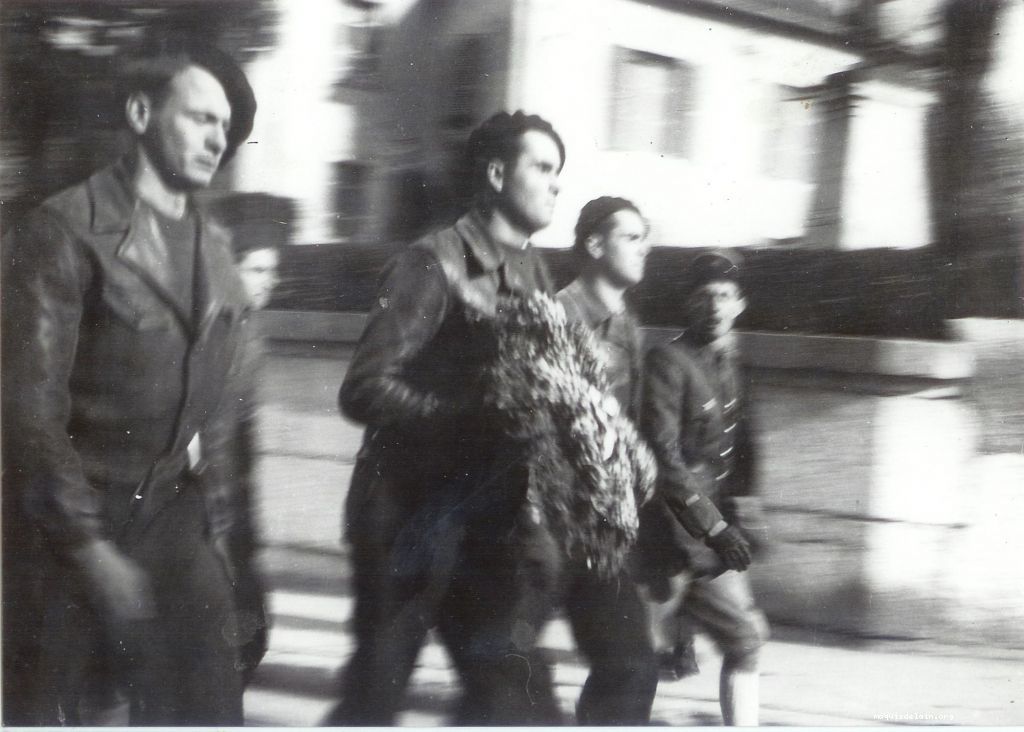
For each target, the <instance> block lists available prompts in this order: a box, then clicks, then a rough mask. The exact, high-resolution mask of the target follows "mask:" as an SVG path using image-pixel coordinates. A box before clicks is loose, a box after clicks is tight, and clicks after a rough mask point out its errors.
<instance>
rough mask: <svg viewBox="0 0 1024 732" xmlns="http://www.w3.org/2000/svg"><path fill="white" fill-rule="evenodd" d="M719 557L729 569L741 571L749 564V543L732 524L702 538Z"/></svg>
mask: <svg viewBox="0 0 1024 732" xmlns="http://www.w3.org/2000/svg"><path fill="white" fill-rule="evenodd" d="M704 541H705V542H706V543H707V545H708V546H709V547H711V548H712V549H714V550H715V553H716V554H718V556H719V557H720V558H721V560H722V562H723V564H725V566H726V567H728V568H729V569H735V570H736V571H737V572H742V571H743V570H745V569H746V568H747V567H749V566H750V544H748V543H747V540H746V539H744V538H743V534H742V533H740V531H739V529H737V528H736V527H734V526H726V527H725V528H724V529H722V530H721V531H720V532H718V533H717V534H715V535H714V536H711V535H710V534H709V535H708V537H707V538H706V539H705V540H704Z"/></svg>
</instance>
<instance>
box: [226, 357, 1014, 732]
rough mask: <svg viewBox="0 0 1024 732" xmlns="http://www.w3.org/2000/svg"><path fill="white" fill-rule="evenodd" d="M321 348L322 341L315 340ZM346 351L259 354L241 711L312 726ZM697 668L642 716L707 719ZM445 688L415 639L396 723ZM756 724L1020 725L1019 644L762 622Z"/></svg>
mask: <svg viewBox="0 0 1024 732" xmlns="http://www.w3.org/2000/svg"><path fill="white" fill-rule="evenodd" d="M321 350H323V349H321ZM347 354H348V350H347V349H345V348H335V349H332V351H331V353H330V354H324V355H329V356H330V357H327V358H315V357H314V358H310V357H309V351H308V349H303V348H300V347H298V346H296V347H293V352H289V351H288V350H280V349H278V350H277V351H275V353H274V355H273V356H272V357H271V359H270V362H269V364H268V373H267V374H266V377H267V378H266V379H265V383H266V385H267V394H266V408H265V409H264V411H263V414H262V429H263V444H264V449H265V450H266V453H265V454H264V455H263V459H262V461H261V467H260V470H261V477H262V480H261V494H260V496H259V497H258V499H259V500H258V505H259V519H260V523H261V524H262V528H263V533H264V537H265V540H266V543H267V545H268V546H267V548H266V549H265V550H264V552H263V554H262V562H263V566H264V569H265V571H266V573H267V577H268V580H269V584H270V587H271V588H272V593H271V607H272V612H273V615H274V628H273V631H272V635H271V649H270V652H269V653H268V655H267V658H266V660H265V661H264V663H263V665H262V666H261V668H260V669H259V671H258V673H257V677H256V679H255V683H254V684H253V686H252V688H251V689H250V690H249V692H248V693H247V696H246V713H247V719H248V722H249V723H251V724H256V725H279V726H313V725H316V724H317V723H318V722H319V721H320V719H321V718H322V717H323V715H324V714H325V713H326V711H327V710H328V708H329V707H330V705H331V703H332V698H333V695H334V688H335V685H336V677H337V673H338V670H339V669H340V667H341V666H342V664H343V663H344V661H345V659H346V658H347V657H348V655H349V654H350V652H351V651H352V639H351V635H350V633H349V632H348V629H347V619H348V616H349V613H350V609H351V604H352V601H351V596H350V594H349V591H348V580H347V575H348V565H347V561H346V559H345V557H344V556H343V555H342V554H341V551H340V547H339V543H338V536H339V534H340V531H339V528H340V513H341V511H340V507H341V505H342V501H343V500H344V494H345V490H346V488H347V486H348V479H349V475H350V472H351V467H352V462H353V459H354V456H355V452H356V451H357V449H358V445H359V440H360V435H361V430H360V429H359V428H358V427H357V426H355V425H351V424H347V423H345V422H344V421H342V420H341V419H340V418H339V417H338V414H337V407H336V406H335V405H336V401H335V400H336V393H337V387H338V385H339V384H340V382H341V378H342V376H343V374H344V365H345V362H346V360H347ZM544 645H545V646H546V647H547V648H549V649H550V651H551V654H552V656H553V658H554V660H555V661H556V664H555V680H556V682H557V685H558V695H559V698H560V699H561V701H562V702H563V705H564V708H565V711H566V714H567V715H571V713H572V709H573V707H574V704H575V700H576V697H577V695H578V693H579V689H580V685H581V684H582V682H583V679H584V678H585V675H586V669H585V668H584V667H583V666H582V665H581V663H580V661H579V659H577V658H576V656H575V654H574V652H573V643H572V639H571V635H570V633H569V630H568V628H567V626H566V625H565V623H564V622H562V621H561V620H556V621H555V622H553V623H552V624H551V626H550V627H549V629H548V631H547V633H546V635H545V637H544ZM698 656H699V660H700V663H701V666H702V667H703V669H704V672H703V673H702V674H701V675H700V676H698V677H696V678H692V679H687V680H684V681H681V682H674V683H664V684H662V686H661V687H660V688H659V691H658V697H657V700H656V702H655V710H654V717H655V719H656V720H659V721H661V722H663V723H666V724H671V725H683V726H691V725H715V724H719V723H720V719H721V717H720V714H719V711H718V704H717V684H718V682H717V670H718V658H717V656H716V654H715V652H714V650H713V649H712V648H711V647H710V646H709V645H708V644H707V643H706V642H705V641H703V639H702V640H701V641H700V643H699V645H698ZM456 693H457V686H456V683H455V679H454V677H453V675H452V672H451V670H450V668H449V666H448V661H447V658H446V656H445V654H444V652H443V650H442V649H441V648H440V647H439V646H437V645H436V644H435V643H433V642H432V643H430V644H429V645H428V646H427V648H425V650H424V652H423V653H422V655H421V657H420V659H419V666H418V668H417V671H416V673H415V675H414V677H413V682H412V686H411V689H410V695H409V707H408V709H407V710H406V711H405V712H404V713H403V715H402V717H401V719H400V722H401V723H402V724H403V725H408V726H436V725H439V724H443V723H444V722H445V721H446V719H447V715H448V712H449V710H450V708H451V706H452V703H453V701H454V699H455V695H456ZM762 722H763V723H764V724H769V725H790V726H805V725H813V726H847V725H874V724H955V725H1005V724H1013V725H1024V652H1010V651H1000V650H998V649H991V648H979V647H968V648H956V647H944V646H941V645H938V644H936V643H934V642H907V641H904V642H890V643H880V642H874V643H871V644H865V643H863V642H861V643H859V644H851V642H850V641H849V640H848V639H847V640H845V641H844V640H842V639H836V638H830V637H826V636H822V635H817V634H815V633H813V632H811V631H808V630H805V629H799V628H796V629H786V628H776V629H775V638H774V639H773V640H772V641H771V642H770V643H769V644H768V646H767V648H766V649H765V652H764V658H763V682H762Z"/></svg>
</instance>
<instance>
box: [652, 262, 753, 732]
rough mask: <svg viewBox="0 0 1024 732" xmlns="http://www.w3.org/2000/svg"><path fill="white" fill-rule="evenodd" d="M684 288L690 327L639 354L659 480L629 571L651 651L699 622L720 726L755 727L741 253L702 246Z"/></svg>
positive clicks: (667, 650) (670, 646)
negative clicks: (705, 635)
mask: <svg viewBox="0 0 1024 732" xmlns="http://www.w3.org/2000/svg"><path fill="white" fill-rule="evenodd" d="M684 292H685V301H684V302H685V307H686V316H687V323H688V327H687V328H686V330H685V331H684V332H683V334H682V335H680V336H679V337H678V338H676V339H675V340H673V341H671V342H669V343H665V344H662V345H659V346H656V347H654V348H652V349H651V350H650V351H649V353H648V356H647V359H646V367H645V373H644V397H643V406H642V410H641V414H642V417H641V427H642V432H643V433H644V436H645V437H646V438H647V440H648V444H649V445H650V446H651V449H652V450H653V451H654V453H655V456H656V457H657V460H658V489H657V491H656V494H655V498H654V499H652V500H651V501H650V502H649V503H648V504H647V505H646V506H645V507H644V508H643V509H642V511H641V516H640V539H639V542H638V546H637V552H636V554H635V556H636V558H637V560H638V561H637V567H638V569H637V572H638V574H639V575H640V576H641V581H642V582H643V583H644V585H645V589H646V592H647V594H648V597H649V599H650V600H651V603H650V609H651V612H652V618H653V621H654V624H653V630H654V635H655V645H656V647H657V649H658V651H659V652H660V653H661V654H671V653H672V652H673V651H674V650H675V649H674V646H675V644H676V643H678V642H680V640H682V641H683V642H685V641H686V639H688V638H689V635H690V633H689V628H690V627H691V626H695V627H700V628H703V629H705V630H707V631H708V632H709V634H710V635H711V636H712V638H713V639H714V640H715V642H716V643H717V644H718V646H719V648H720V649H721V651H722V654H723V657H724V658H723V662H722V670H721V683H720V699H719V701H720V703H721V707H722V716H723V720H724V722H725V724H727V725H756V724H757V723H758V706H759V702H758V687H759V681H758V655H759V650H760V648H761V646H762V645H763V644H764V641H765V640H766V638H767V623H766V622H765V620H764V617H763V615H762V614H761V612H760V611H759V610H758V609H757V607H756V606H755V604H754V600H753V597H752V595H751V591H750V583H749V581H748V580H747V576H746V575H745V574H742V572H743V571H744V570H746V569H747V567H748V566H749V564H750V561H751V545H752V544H754V546H755V548H756V547H757V544H758V543H759V540H760V538H761V536H762V535H763V531H764V526H763V521H762V520H761V514H760V510H759V506H758V503H757V498H756V497H755V496H754V492H753V489H754V485H753V449H752V444H751V440H750V429H749V425H748V419H747V410H746V389H745V386H744V380H743V378H742V377H741V373H740V370H739V363H738V355H737V352H736V343H735V335H734V334H733V332H732V327H733V323H734V322H735V320H736V318H737V317H739V315H740V314H741V313H742V312H743V310H744V308H745V306H746V301H745V300H744V298H743V293H742V290H741V289H740V282H739V260H738V257H736V256H735V255H731V254H726V253H720V252H716V253H710V254H703V255H701V256H699V257H698V258H697V259H696V260H695V261H694V263H693V266H692V268H691V271H690V273H689V283H688V285H687V287H686V289H685V291H684Z"/></svg>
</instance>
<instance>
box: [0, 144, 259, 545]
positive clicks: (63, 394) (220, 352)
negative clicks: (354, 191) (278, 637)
mask: <svg viewBox="0 0 1024 732" xmlns="http://www.w3.org/2000/svg"><path fill="white" fill-rule="evenodd" d="M197 215H198V217H199V221H200V224H199V242H198V248H197V254H196V269H195V278H194V288H195V289H194V297H195V306H196V307H195V310H194V312H195V317H192V314H186V313H184V312H182V310H181V309H180V306H178V305H176V304H175V303H176V302H177V301H178V300H176V298H175V297H174V296H173V295H172V294H171V293H170V292H169V291H168V282H169V277H170V273H169V271H168V268H167V267H166V265H165V264H163V262H162V258H161V253H160V251H159V250H158V248H157V247H156V246H155V245H154V240H153V238H152V237H150V236H148V235H147V221H148V219H149V217H148V215H147V214H145V209H144V208H143V207H142V206H141V205H140V204H139V203H138V202H137V201H136V199H135V197H134V195H133V193H132V189H131V187H130V183H129V179H128V175H127V168H126V166H125V165H124V163H123V161H122V162H121V163H118V164H116V165H114V166H112V167H110V168H107V169H104V170H102V171H100V172H98V173H96V174H95V175H93V176H92V177H91V178H89V179H88V180H87V181H85V182H84V183H82V184H80V185H77V186H74V187H72V188H70V189H68V190H66V191H63V192H61V193H59V194H57V195H56V196H54V197H53V198H51V199H49V200H47V201H46V202H45V203H43V204H42V205H41V206H40V207H39V208H38V209H36V210H35V211H34V212H32V213H31V214H30V215H29V216H28V217H27V218H26V220H24V221H22V222H20V224H19V225H18V226H17V227H16V228H14V229H13V230H12V231H11V232H10V234H9V236H7V237H5V239H4V242H3V244H4V247H3V285H4V287H3V418H4V425H3V426H4V458H5V463H6V465H5V472H6V475H5V484H6V485H5V493H8V492H10V491H11V490H13V491H14V494H15V498H16V505H17V506H18V508H19V509H20V510H23V511H24V512H25V514H27V516H28V518H29V519H30V520H31V521H33V522H35V523H36V524H38V525H39V526H41V527H42V528H43V530H44V531H45V532H46V533H47V534H48V535H49V537H50V541H51V542H52V543H55V544H57V545H58V546H59V545H65V546H68V545H70V546H74V545H77V544H78V543H80V542H82V541H84V540H86V539H89V538H92V537H101V536H106V535H109V534H111V533H114V534H115V536H114V537H111V538H116V533H117V531H118V529H119V526H118V525H114V524H121V525H124V524H127V523H130V521H129V519H133V518H135V519H138V520H140V521H141V520H142V517H144V516H145V515H146V514H147V513H152V511H154V510H155V509H156V508H157V507H158V503H159V500H160V494H161V492H163V493H166V491H167V487H166V486H167V484H168V483H170V484H171V486H170V487H171V489H173V483H174V481H175V480H176V478H177V476H178V475H180V473H181V472H182V470H183V469H185V468H186V467H187V466H188V458H187V446H188V445H189V443H190V442H191V441H192V440H193V438H194V436H195V435H196V434H197V433H201V440H202V444H203V452H204V454H205V455H217V454H218V451H219V450H221V449H224V443H225V440H226V438H227V435H228V434H229V432H228V429H227V428H229V426H230V421H231V418H230V417H229V416H228V412H227V406H228V404H229V403H230V390H229V388H228V386H229V384H230V382H231V378H232V377H231V371H232V369H234V368H236V355H237V353H238V350H239V346H240V334H239V321H240V318H241V316H242V313H243V309H244V307H245V298H244V294H243V291H242V287H241V282H240V281H239V279H238V276H237V274H236V273H235V269H234V266H233V260H232V257H231V253H230V248H229V246H228V245H229V242H228V235H227V232H226V231H225V230H224V229H222V228H220V227H218V226H216V225H215V224H214V223H212V222H211V221H209V220H208V219H206V218H205V217H204V216H203V214H202V212H198V214H197ZM206 478H207V480H205V481H204V482H205V483H206V484H207V487H208V492H209V495H210V496H211V503H212V504H213V505H214V506H216V505H218V504H220V503H222V502H223V501H219V500H218V499H217V496H218V494H223V493H224V491H225V490H226V486H225V481H224V480H223V477H220V478H218V476H217V470H211V471H208V475H207V476H206ZM136 496H141V497H136ZM212 521H213V524H214V527H213V528H214V530H215V531H216V530H222V529H223V528H225V525H226V523H227V522H228V521H229V519H228V518H227V514H226V513H224V512H220V513H217V512H214V515H213V517H212ZM218 524H219V526H218Z"/></svg>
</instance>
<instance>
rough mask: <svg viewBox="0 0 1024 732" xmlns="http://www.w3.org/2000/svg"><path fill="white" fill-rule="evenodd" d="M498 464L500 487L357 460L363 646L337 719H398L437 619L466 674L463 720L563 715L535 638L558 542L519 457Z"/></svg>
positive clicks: (352, 517) (547, 602)
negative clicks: (542, 521) (536, 512)
mask: <svg viewBox="0 0 1024 732" xmlns="http://www.w3.org/2000/svg"><path fill="white" fill-rule="evenodd" d="M497 474H498V475H499V476H500V480H499V482H500V483H501V486H500V487H495V486H479V485H472V486H471V487H470V488H468V489H467V488H466V486H460V485H457V479H456V480H453V481H452V482H449V483H447V484H446V485H444V486H443V487H439V486H430V485H422V486H418V487H417V488H418V490H410V486H408V485H396V484H395V483H391V482H389V481H388V479H387V477H386V475H382V473H381V472H379V471H378V470H377V466H376V463H375V462H374V461H373V459H372V458H361V459H360V460H359V461H358V462H357V465H356V472H355V474H354V475H353V488H352V490H350V496H349V504H348V506H347V509H346V512H347V515H348V516H349V522H350V524H349V534H348V536H349V542H350V546H351V549H352V562H353V573H354V574H353V577H354V590H355V598H356V604H355V612H354V624H353V625H354V631H355V635H356V643H357V647H356V651H355V653H354V655H353V656H352V658H351V659H350V661H349V663H348V666H347V667H346V669H345V672H344V674H343V677H342V686H341V701H340V703H339V704H338V705H337V706H336V707H335V709H334V710H333V711H332V712H331V714H330V715H329V717H328V719H327V720H326V721H327V722H328V723H330V724H338V725H374V726H380V725H390V724H393V723H394V721H395V716H396V714H397V713H398V712H399V711H400V709H401V707H402V704H403V701H404V696H405V690H406V687H407V685H408V681H409V677H410V675H411V673H412V670H413V667H414V665H415V662H416V657H417V656H418V654H419V651H420V649H421V647H422V645H423V642H424V639H425V637H426V634H427V632H428V631H429V630H430V629H432V628H436V630H437V632H438V633H439V635H440V637H441V640H442V642H443V643H444V645H445V647H446V649H447V651H448V653H449V655H450V656H451V658H452V662H453V664H454V666H455V668H456V670H457V672H458V674H459V678H460V682H461V684H462V695H461V699H460V701H459V705H458V708H457V709H456V710H455V713H454V722H455V723H456V724H461V725H517V724H538V725H550V724H559V723H560V722H561V713H560V710H559V707H558V704H557V702H556V700H555V698H554V692H553V687H552V682H551V675H550V667H549V663H548V661H547V659H546V658H545V657H544V655H543V653H542V651H541V650H540V649H538V648H537V646H536V640H537V637H538V635H539V633H540V630H541V629H542V628H543V626H544V624H545V623H546V622H547V620H548V618H549V617H550V615H551V613H552V607H553V605H552V603H553V597H554V589H555V586H554V583H555V581H556V566H555V551H556V550H555V547H554V544H553V542H552V541H551V538H550V537H549V536H548V535H547V534H546V533H545V532H544V531H542V530H541V529H540V527H539V525H538V524H537V523H536V522H534V521H532V520H531V519H530V518H529V516H528V515H527V513H526V512H525V511H523V506H524V503H525V486H526V481H525V476H524V475H521V474H519V473H518V468H517V466H515V465H514V464H513V465H509V466H506V469H505V470H499V471H497ZM360 481H366V482H367V483H366V484H365V485H364V486H363V487H366V488H367V490H363V487H360ZM488 487H491V488H494V490H493V491H490V492H487V493H486V494H484V493H480V492H479V489H481V488H484V489H486V488H488ZM432 488H433V489H434V490H433V491H431V489H432ZM473 489H477V492H474V490H473ZM481 495H486V500H485V501H484V503H485V504H486V505H484V506H481V505H480V503H479V500H478V499H479V498H480V496H481Z"/></svg>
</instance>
